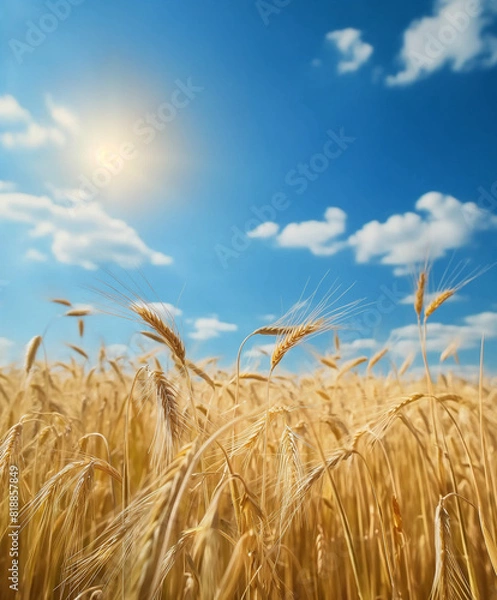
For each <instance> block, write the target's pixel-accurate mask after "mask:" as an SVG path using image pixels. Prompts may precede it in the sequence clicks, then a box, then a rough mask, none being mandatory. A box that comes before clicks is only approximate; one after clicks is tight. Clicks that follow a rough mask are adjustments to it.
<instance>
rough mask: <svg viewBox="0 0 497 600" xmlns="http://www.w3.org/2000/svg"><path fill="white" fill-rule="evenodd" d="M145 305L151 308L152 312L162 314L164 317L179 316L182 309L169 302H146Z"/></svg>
mask: <svg viewBox="0 0 497 600" xmlns="http://www.w3.org/2000/svg"><path fill="white" fill-rule="evenodd" d="M146 306H148V307H149V308H151V309H152V310H153V311H154V312H156V313H157V314H159V315H164V316H165V317H166V318H170V317H174V318H176V317H181V315H182V314H183V311H182V310H181V309H180V308H177V307H176V306H174V304H169V302H147V303H146Z"/></svg>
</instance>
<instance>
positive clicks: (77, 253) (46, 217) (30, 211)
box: [0, 193, 172, 269]
mask: <svg viewBox="0 0 497 600" xmlns="http://www.w3.org/2000/svg"><path fill="white" fill-rule="evenodd" d="M1 221H7V222H15V223H22V224H25V225H27V226H28V227H29V228H30V229H29V233H30V236H31V237H32V238H33V239H36V238H49V239H50V240H51V251H52V254H53V256H54V257H55V258H56V260H57V261H59V262H61V263H64V264H67V265H78V266H81V267H83V268H85V269H96V268H97V266H98V265H99V264H102V263H116V264H118V265H119V266H121V267H123V268H128V269H133V268H138V267H140V266H141V265H143V264H145V263H151V264H153V265H169V264H171V263H172V258H171V257H170V256H166V255H165V254H162V253H161V252H156V251H154V250H152V249H150V248H149V247H148V246H147V245H146V244H145V242H144V241H143V240H142V239H141V238H140V236H139V235H138V233H137V232H136V231H135V230H134V229H133V228H132V227H130V226H129V225H128V224H127V223H126V222H125V221H123V220H121V219H115V218H113V217H111V216H109V215H108V214H107V213H106V212H105V211H104V210H103V208H102V207H101V206H100V205H99V204H98V203H97V202H92V203H86V204H84V205H76V206H73V207H65V206H60V205H58V204H56V203H55V202H53V200H51V199H50V198H48V197H46V196H32V195H28V194H18V193H13V194H0V222H1Z"/></svg>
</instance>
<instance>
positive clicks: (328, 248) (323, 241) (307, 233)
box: [277, 207, 347, 256]
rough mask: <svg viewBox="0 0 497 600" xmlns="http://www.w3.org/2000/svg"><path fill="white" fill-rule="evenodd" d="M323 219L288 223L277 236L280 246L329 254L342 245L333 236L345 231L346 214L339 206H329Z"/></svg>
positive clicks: (324, 254) (321, 254)
mask: <svg viewBox="0 0 497 600" xmlns="http://www.w3.org/2000/svg"><path fill="white" fill-rule="evenodd" d="M324 218H325V220H324V221H304V222H302V223H290V224H289V225H287V226H286V227H285V228H284V229H283V231H282V232H281V233H280V234H279V235H278V236H277V242H278V245H279V246H280V247H282V248H307V249H308V250H310V251H311V252H312V253H313V254H315V255H317V256H331V255H332V254H335V253H336V252H338V250H340V249H341V248H342V247H343V243H338V242H336V241H335V238H336V237H338V236H339V235H340V234H342V233H343V232H344V231H345V222H346V220H347V215H346V214H345V212H344V211H343V210H342V209H341V208H336V207H330V208H327V209H326V212H325V213H324Z"/></svg>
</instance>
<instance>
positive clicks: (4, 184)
mask: <svg viewBox="0 0 497 600" xmlns="http://www.w3.org/2000/svg"><path fill="white" fill-rule="evenodd" d="M15 189H16V184H15V183H14V182H12V181H0V193H1V192H13V191H14V190H15Z"/></svg>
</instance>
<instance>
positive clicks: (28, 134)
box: [0, 95, 79, 149]
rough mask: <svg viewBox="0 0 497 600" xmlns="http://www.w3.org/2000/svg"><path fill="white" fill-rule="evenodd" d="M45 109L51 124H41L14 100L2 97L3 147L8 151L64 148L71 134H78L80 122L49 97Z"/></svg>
mask: <svg viewBox="0 0 497 600" xmlns="http://www.w3.org/2000/svg"><path fill="white" fill-rule="evenodd" d="M46 108H47V111H48V114H49V117H50V118H51V120H52V123H50V124H40V123H38V122H37V121H36V120H35V119H34V118H33V116H32V115H31V113H30V112H29V111H28V110H27V109H25V108H23V107H22V106H21V105H20V104H19V102H18V101H17V100H16V99H15V98H14V97H13V96H10V95H5V96H0V125H3V127H4V131H2V132H1V133H0V144H1V145H2V146H4V147H5V148H9V149H11V148H18V147H19V148H28V149H33V148H39V147H41V146H47V145H50V144H55V145H58V146H62V145H64V144H65V143H66V141H67V134H68V133H69V134H75V133H77V131H78V129H79V122H78V119H77V117H76V115H75V114H73V113H72V111H70V110H69V109H68V108H66V107H64V106H61V105H59V104H55V103H54V101H53V100H52V98H51V97H50V96H47V98H46ZM7 126H8V127H9V128H8V129H7V130H5V127H7ZM12 126H14V127H12Z"/></svg>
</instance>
